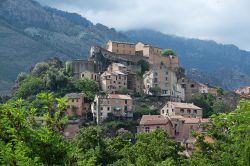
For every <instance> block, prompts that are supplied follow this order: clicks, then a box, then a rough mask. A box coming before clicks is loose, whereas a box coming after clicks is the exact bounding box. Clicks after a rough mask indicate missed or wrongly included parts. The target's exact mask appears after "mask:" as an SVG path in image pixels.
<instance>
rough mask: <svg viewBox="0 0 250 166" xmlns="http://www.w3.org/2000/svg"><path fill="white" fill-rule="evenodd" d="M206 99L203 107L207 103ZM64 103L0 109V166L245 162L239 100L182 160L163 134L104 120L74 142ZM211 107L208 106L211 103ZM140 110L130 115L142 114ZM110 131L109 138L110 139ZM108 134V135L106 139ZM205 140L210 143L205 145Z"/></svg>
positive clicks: (245, 107) (248, 109) (41, 97)
mask: <svg viewBox="0 0 250 166" xmlns="http://www.w3.org/2000/svg"><path fill="white" fill-rule="evenodd" d="M210 98H211V97H208V98H207V99H206V100H207V101H206V102H209V101H211V100H212V99H210ZM66 102H67V98H65V97H64V98H56V97H55V95H54V94H52V93H39V94H38V95H37V96H36V97H35V98H34V100H33V102H27V101H25V100H22V99H17V100H13V99H12V100H10V101H8V102H7V103H5V104H0V130H1V133H0V164H1V165H65V164H66V165H93V166H94V165H103V166H105V165H109V166H111V165H113V166H121V165H130V166H133V165H134V166H137V165H139V166H141V165H143V166H144V165H145V166H153V165H157V166H165V165H168V166H174V165H177V166H178V165H179V166H180V165H182V166H184V165H190V166H201V165H202V166H203V165H205V166H212V165H213V166H224V165H229V166H234V165H239V166H245V165H249V162H250V157H249V154H250V150H249V149H250V148H249V139H250V128H249V121H250V101H248V100H242V101H241V102H240V104H239V106H238V107H237V109H236V110H235V111H233V112H230V113H220V114H219V113H218V114H217V115H213V116H212V117H211V120H210V121H211V123H210V124H208V125H206V126H203V128H204V129H206V131H207V132H205V133H196V134H195V136H196V138H197V141H196V144H195V147H196V148H195V151H194V153H193V154H192V155H191V157H189V158H187V157H185V155H184V154H185V153H182V152H183V150H184V149H183V147H181V146H180V145H179V144H177V143H176V142H175V141H174V140H172V139H170V138H168V136H167V135H166V133H165V132H164V131H163V130H160V129H157V130H155V131H154V132H150V133H140V134H135V135H134V134H132V133H130V132H129V131H126V130H125V132H122V133H116V132H114V131H117V129H119V128H121V127H122V128H125V129H127V130H133V129H132V128H131V127H134V126H136V124H135V122H133V121H131V123H130V122H129V121H128V122H125V121H122V120H120V121H119V120H112V119H109V120H107V121H105V122H104V123H103V125H102V126H100V127H98V126H88V127H83V128H81V130H80V131H79V132H78V134H77V136H76V137H75V138H74V139H69V140H68V139H66V138H64V136H63V134H62V133H63V129H64V126H65V124H66V122H67V120H68V118H67V116H65V111H64V110H65V107H66ZM213 102H214V101H213ZM150 111H152V110H150V109H149V107H148V106H146V105H141V106H139V107H137V108H136V112H138V113H140V114H147V113H148V112H150ZM110 129H112V130H113V131H112V132H113V133H111V132H110V131H111V130H110ZM110 133H111V134H110ZM207 138H210V141H208V140H207Z"/></svg>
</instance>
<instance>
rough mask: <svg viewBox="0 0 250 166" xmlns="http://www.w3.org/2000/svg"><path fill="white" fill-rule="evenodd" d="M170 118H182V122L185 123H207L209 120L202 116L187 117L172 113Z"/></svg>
mask: <svg viewBox="0 0 250 166" xmlns="http://www.w3.org/2000/svg"><path fill="white" fill-rule="evenodd" d="M170 119H171V120H172V119H178V120H182V121H184V123H186V124H190V123H191V124H193V123H207V122H209V119H203V118H188V117H184V116H181V115H174V116H170Z"/></svg>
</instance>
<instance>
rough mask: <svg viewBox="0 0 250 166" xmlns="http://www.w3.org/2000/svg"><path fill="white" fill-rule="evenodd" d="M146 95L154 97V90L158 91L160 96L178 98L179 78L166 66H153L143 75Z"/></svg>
mask: <svg viewBox="0 0 250 166" xmlns="http://www.w3.org/2000/svg"><path fill="white" fill-rule="evenodd" d="M143 83H144V93H145V94H148V95H153V92H152V90H153V89H158V91H159V93H158V95H159V96H169V97H177V94H176V90H177V87H176V85H177V77H176V74H175V72H174V71H172V70H170V69H169V68H168V67H167V66H166V65H164V64H160V65H151V67H150V70H149V71H148V72H146V73H145V74H144V75H143Z"/></svg>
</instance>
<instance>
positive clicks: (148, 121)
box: [140, 115, 169, 125]
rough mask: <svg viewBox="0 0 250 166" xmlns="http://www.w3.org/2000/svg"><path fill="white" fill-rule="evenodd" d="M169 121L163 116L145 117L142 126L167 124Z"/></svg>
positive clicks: (141, 122)
mask: <svg viewBox="0 0 250 166" xmlns="http://www.w3.org/2000/svg"><path fill="white" fill-rule="evenodd" d="M168 122H169V119H167V118H165V117H164V116H161V115H143V116H142V118H141V121H140V124H141V125H158V124H167V123H168Z"/></svg>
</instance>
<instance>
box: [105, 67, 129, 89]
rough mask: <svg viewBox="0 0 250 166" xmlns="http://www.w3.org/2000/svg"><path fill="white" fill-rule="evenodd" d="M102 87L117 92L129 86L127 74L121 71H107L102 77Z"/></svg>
mask: <svg viewBox="0 0 250 166" xmlns="http://www.w3.org/2000/svg"><path fill="white" fill-rule="evenodd" d="M100 84H101V88H102V90H103V91H104V92H108V93H117V92H119V91H120V90H122V89H123V88H126V89H127V88H128V87H127V74H126V73H123V72H121V71H111V72H110V71H105V72H104V73H103V74H102V75H101V79H100Z"/></svg>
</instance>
